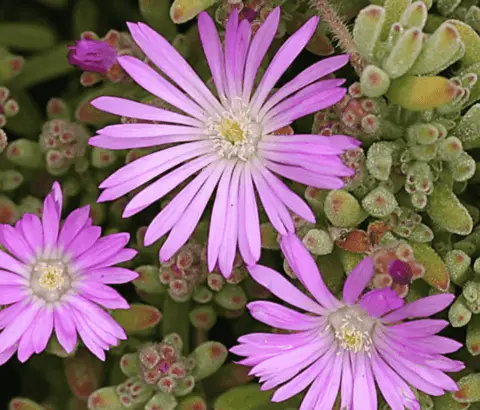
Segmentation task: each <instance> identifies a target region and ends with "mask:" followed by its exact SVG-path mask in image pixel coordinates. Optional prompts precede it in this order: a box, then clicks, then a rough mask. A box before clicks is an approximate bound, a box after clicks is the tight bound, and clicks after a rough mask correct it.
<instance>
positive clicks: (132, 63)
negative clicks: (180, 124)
mask: <svg viewBox="0 0 480 410" xmlns="http://www.w3.org/2000/svg"><path fill="white" fill-rule="evenodd" d="M117 61H118V63H119V64H120V65H121V67H122V68H123V69H124V70H125V71H126V72H127V74H129V75H130V77H132V78H133V80H134V81H135V82H136V83H137V84H138V85H139V86H140V87H142V88H144V89H145V90H146V91H148V92H149V93H151V94H153V95H155V96H157V97H158V98H161V99H162V100H164V101H166V102H167V103H169V104H171V105H173V106H174V107H176V108H178V109H180V110H182V111H183V112H185V113H187V114H190V115H191V116H192V117H194V118H196V119H198V120H200V121H205V118H206V117H205V112H204V110H203V109H202V108H201V107H200V106H199V105H198V104H196V103H195V102H194V101H192V100H191V99H190V98H188V96H186V95H185V94H183V93H182V92H181V91H180V90H179V89H178V88H177V87H175V86H174V85H172V84H170V83H169V82H168V81H167V80H165V79H164V78H163V77H162V76H161V75H160V74H159V73H157V72H156V71H155V70H154V69H153V68H151V67H149V66H148V65H147V64H145V63H144V62H142V61H140V60H139V59H137V58H135V57H131V56H122V57H118V58H117Z"/></svg>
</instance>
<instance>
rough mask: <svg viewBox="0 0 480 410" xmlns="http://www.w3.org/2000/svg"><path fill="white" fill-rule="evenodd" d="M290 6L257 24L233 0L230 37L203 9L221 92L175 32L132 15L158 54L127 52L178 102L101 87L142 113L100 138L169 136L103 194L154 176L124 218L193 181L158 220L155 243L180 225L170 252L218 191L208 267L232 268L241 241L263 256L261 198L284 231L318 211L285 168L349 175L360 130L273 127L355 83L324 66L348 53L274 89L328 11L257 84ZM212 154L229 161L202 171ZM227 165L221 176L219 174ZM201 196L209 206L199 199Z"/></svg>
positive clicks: (132, 71) (120, 105) (107, 103)
mask: <svg viewBox="0 0 480 410" xmlns="http://www.w3.org/2000/svg"><path fill="white" fill-rule="evenodd" d="M280 14H281V11H280V7H276V8H274V9H273V10H271V12H270V13H269V15H268V16H267V17H266V19H265V21H264V22H263V24H262V25H261V26H260V27H259V28H258V29H257V30H256V32H255V33H254V34H253V30H252V25H251V24H250V22H249V21H248V20H247V19H241V18H240V16H239V12H238V10H237V9H236V8H233V10H232V12H231V14H230V15H229V18H228V19H227V21H226V30H225V37H224V41H223V44H222V41H221V40H220V36H219V33H218V31H217V29H216V26H215V23H214V21H213V20H212V18H211V17H210V16H209V15H208V14H207V13H205V12H203V13H200V15H199V17H198V31H199V35H200V40H201V43H202V47H203V51H204V54H205V58H206V63H207V64H208V66H209V68H210V71H211V76H212V80H213V84H214V86H215V89H216V91H215V92H212V91H210V89H209V88H208V87H207V85H206V84H205V83H203V82H202V80H201V79H200V77H199V76H198V74H197V73H195V71H194V70H193V69H192V67H190V65H189V64H188V63H187V61H186V60H185V59H184V58H183V57H182V56H181V54H180V53H179V52H178V51H177V50H176V49H175V48H174V47H173V46H172V45H171V44H169V43H168V41H167V40H166V39H165V38H164V37H162V36H161V35H160V34H158V33H156V32H155V31H154V30H153V29H152V28H150V27H148V26H147V25H146V24H143V23H128V28H129V30H130V33H131V35H132V38H133V40H134V41H135V42H136V44H137V45H138V47H139V48H140V49H141V50H142V51H143V52H144V54H145V55H146V56H147V57H148V60H149V64H147V63H145V62H143V61H141V60H139V59H138V58H135V57H132V56H120V57H118V63H119V64H120V65H121V67H122V68H123V69H124V70H125V72H126V73H127V74H128V75H129V76H130V77H131V78H132V79H133V80H134V81H135V82H136V83H137V84H138V85H139V86H141V87H142V88H143V89H144V90H146V91H147V92H149V93H151V94H152V95H154V96H155V97H157V98H158V99H160V100H162V101H163V102H165V103H167V104H168V105H170V106H172V107H173V108H174V109H173V110H172V109H171V108H157V107H154V106H150V105H147V104H145V103H143V102H142V101H140V102H139V101H129V100H127V99H123V98H118V97H108V96H103V97H99V98H97V99H95V100H93V101H92V105H93V106H94V107H96V108H97V109H100V110H103V111H105V112H108V113H112V114H116V115H119V116H122V117H127V118H133V119H135V120H136V121H135V123H133V124H118V125H109V126H107V127H105V128H103V129H101V130H99V131H98V133H97V135H95V136H93V137H92V138H91V139H90V145H92V146H95V147H100V148H105V149H114V150H123V149H135V148H154V149H155V148H157V147H158V148H159V150H158V151H156V152H154V153H153V154H149V155H146V156H144V157H141V158H139V159H138V160H136V161H134V162H132V163H130V164H127V165H125V166H124V167H123V168H121V169H120V170H118V171H116V172H114V173H113V174H112V175H111V176H110V177H108V178H107V179H106V180H105V181H103V182H102V183H101V184H100V188H101V189H103V192H102V193H101V194H100V197H99V199H98V201H99V202H103V201H112V200H116V199H118V198H120V197H122V196H124V195H126V194H128V193H130V192H132V191H134V190H136V189H138V188H139V187H142V185H145V184H148V186H143V187H142V190H141V191H140V192H136V193H135V195H134V196H133V198H131V199H130V201H129V203H128V204H127V206H126V208H125V211H124V214H123V216H124V217H125V218H128V217H130V216H133V215H135V214H137V213H139V212H141V211H143V210H144V209H146V208H147V207H149V206H150V205H152V204H154V203H156V202H159V201H161V200H162V198H164V196H165V195H167V194H169V193H170V192H172V191H173V190H174V189H175V188H176V187H178V186H180V185H183V184H185V188H184V189H182V190H180V191H179V192H178V193H177V194H175V196H174V198H172V201H171V204H172V205H167V206H166V207H165V209H164V210H162V211H161V212H160V213H158V214H157V216H156V217H155V218H154V219H153V221H152V222H151V223H150V224H149V227H148V228H147V232H146V235H145V239H144V241H145V242H144V243H145V245H146V246H149V245H152V244H153V243H154V242H155V241H157V240H160V239H161V238H162V237H163V236H164V235H167V234H169V236H168V239H167V240H166V243H165V244H164V245H163V247H162V248H161V250H160V253H159V258H160V260H161V261H165V260H166V259H169V258H170V257H172V256H174V255H175V254H176V253H177V252H178V251H179V250H180V248H181V247H182V246H183V245H184V244H185V243H186V241H188V239H189V238H190V236H191V233H192V232H193V229H194V227H195V225H196V223H197V222H198V220H199V218H201V217H202V215H203V213H204V211H206V210H207V207H208V206H209V202H210V198H211V197H213V198H214V200H213V201H212V203H213V210H212V212H211V217H210V228H209V239H208V246H207V260H208V268H209V270H210V271H212V270H213V269H215V268H216V267H218V268H219V270H220V271H221V272H222V274H223V275H224V276H225V277H229V276H230V275H231V274H232V270H233V264H234V260H235V257H236V255H237V254H238V253H239V255H240V256H241V258H242V259H243V262H244V263H246V264H247V265H253V264H255V263H256V262H258V260H259V259H260V257H261V235H260V217H259V215H261V214H262V208H263V210H264V211H265V213H266V214H267V216H268V218H269V220H270V222H271V223H272V225H273V226H274V227H275V229H277V231H278V232H279V233H280V235H287V234H290V233H293V232H294V231H295V224H294V218H293V216H292V214H291V212H293V213H295V214H296V215H298V216H300V217H301V218H305V219H306V220H308V221H310V222H314V220H315V217H314V214H313V212H312V211H311V209H310V208H309V206H308V205H307V204H306V203H305V201H304V200H303V199H301V198H300V197H299V196H298V195H297V194H295V193H294V192H293V191H292V190H291V189H290V188H289V187H288V186H287V185H286V184H284V183H283V182H282V180H281V178H286V179H291V180H293V181H297V182H300V183H304V184H308V185H311V186H313V187H317V188H321V189H340V188H342V187H343V186H344V181H343V179H342V177H346V176H351V175H352V172H353V171H352V170H351V169H350V168H348V167H346V166H345V165H343V162H342V160H341V158H340V156H341V155H342V154H343V153H344V152H345V151H347V150H348V149H353V148H356V147H357V146H358V145H359V143H357V142H356V141H355V140H353V139H351V138H347V137H345V136H331V137H321V136H319V135H307V136H305V135H299V136H292V137H291V138H289V139H287V138H286V137H287V136H281V135H279V136H277V135H274V132H276V131H277V130H278V129H280V128H282V127H284V126H286V125H289V124H291V123H292V122H293V121H295V120H296V119H298V118H300V117H302V116H305V115H308V114H310V113H313V112H315V111H318V110H321V109H323V108H327V107H330V106H331V105H333V104H335V103H337V102H338V101H340V100H341V99H342V98H343V97H344V95H345V92H346V89H345V88H344V87H343V84H344V83H345V81H344V80H343V79H336V78H325V77H326V76H327V75H331V74H332V73H333V72H334V71H335V70H337V69H339V68H341V67H342V66H344V65H346V64H347V63H348V61H349V56H347V55H342V56H336V57H332V58H326V59H324V60H322V61H321V62H319V63H317V64H314V65H313V66H312V67H309V68H307V69H306V70H304V71H303V72H301V73H300V74H298V75H297V76H296V77H295V78H294V79H293V80H291V81H288V82H287V83H286V84H285V85H283V86H282V87H280V88H279V89H278V90H277V91H275V92H272V91H273V89H274V87H275V85H276V84H277V83H278V81H279V80H280V78H281V77H282V76H283V75H284V73H285V72H286V71H287V69H288V68H289V67H290V65H291V64H292V62H293V61H294V60H295V59H296V58H297V56H298V55H299V54H300V53H301V52H302V50H303V49H304V47H305V46H306V45H307V43H308V42H309V41H310V39H311V38H312V36H313V35H314V33H315V30H316V28H317V24H318V21H319V18H318V17H312V18H310V19H309V20H308V21H307V22H306V23H305V24H304V25H303V26H302V27H301V28H300V29H299V30H298V31H297V32H295V33H294V34H292V35H291V36H290V38H289V39H288V40H287V41H286V42H285V43H284V44H283V45H282V46H281V47H280V49H279V50H278V51H277V52H276V54H275V56H274V57H273V59H272V61H271V63H270V64H269V65H268V67H267V68H266V70H265V73H264V75H263V76H261V78H259V82H258V86H257V85H256V83H255V80H256V78H257V74H258V72H259V70H260V66H261V64H262V62H263V60H264V58H265V57H266V54H267V51H268V49H269V48H270V46H271V44H272V42H273V40H274V37H275V35H276V33H277V31H278V27H279V23H280ZM150 65H155V66H156V67H157V68H158V71H157V70H155V69H153V68H152V67H151V66H150ZM137 113H138V115H137ZM169 113H171V116H170V115H169ZM139 121H140V122H139ZM167 144H168V146H167V147H166V148H163V149H162V145H167ZM212 166H214V167H217V168H218V171H217V170H209V171H208V172H211V173H212V174H211V175H210V174H209V175H207V174H205V173H203V170H205V169H210V167H212ZM275 174H276V175H275ZM217 177H218V180H217V181H216V182H215V183H214V182H213V181H214V179H212V178H217ZM204 178H206V179H205V180H204ZM155 179H156V180H155ZM257 197H258V198H259V199H260V203H258V202H257ZM191 203H192V204H193V203H194V204H196V205H195V206H198V208H197V209H195V210H193V208H192V207H191V206H190V204H191ZM184 213H187V214H188V217H189V218H191V219H189V222H187V221H185V220H184V218H182V215H183V214H184ZM192 227H193V228H192ZM169 232H170V233H169ZM180 232H181V233H180Z"/></svg>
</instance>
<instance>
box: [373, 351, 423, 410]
mask: <svg viewBox="0 0 480 410" xmlns="http://www.w3.org/2000/svg"><path fill="white" fill-rule="evenodd" d="M371 363H372V370H373V374H374V375H375V380H376V381H377V384H378V387H379V388H380V391H381V392H382V394H383V397H384V398H385V400H386V401H387V403H388V405H389V406H390V407H391V408H392V410H404V406H405V404H406V403H405V401H412V400H415V401H416V399H415V395H414V394H413V392H412V390H411V389H410V387H408V385H407V384H406V383H405V382H404V381H403V380H402V379H401V378H400V377H399V376H398V375H397V374H396V373H395V372H394V371H393V370H392V369H391V368H390V367H389V366H388V365H387V364H386V363H385V362H384V361H383V360H382V359H381V358H380V356H379V355H378V353H376V352H374V353H373V354H372V359H371ZM400 392H401V393H400Z"/></svg>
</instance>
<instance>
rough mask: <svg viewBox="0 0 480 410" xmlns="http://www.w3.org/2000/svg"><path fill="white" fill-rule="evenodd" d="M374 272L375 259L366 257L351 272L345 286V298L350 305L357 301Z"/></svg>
mask: <svg viewBox="0 0 480 410" xmlns="http://www.w3.org/2000/svg"><path fill="white" fill-rule="evenodd" d="M373 273H374V266H373V260H372V258H371V257H366V258H364V259H362V261H361V262H360V263H359V264H357V266H355V268H354V269H353V270H352V272H350V274H349V275H348V277H347V280H346V281H345V285H344V286H343V300H344V302H345V303H347V304H348V305H353V304H354V303H356V302H357V300H358V298H359V297H360V295H361V293H362V292H363V290H364V289H365V288H366V286H367V285H368V282H370V279H371V278H372V276H373Z"/></svg>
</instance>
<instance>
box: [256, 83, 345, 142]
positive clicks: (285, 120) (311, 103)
mask: <svg viewBox="0 0 480 410" xmlns="http://www.w3.org/2000/svg"><path fill="white" fill-rule="evenodd" d="M346 93H347V90H346V89H345V88H333V89H331V90H328V91H325V92H323V93H320V94H314V95H309V96H307V97H305V98H304V99H302V100H301V101H298V99H296V98H294V97H293V98H292V100H291V101H289V104H290V105H289V107H288V108H286V109H285V110H284V111H282V112H280V113H279V114H277V115H276V116H275V117H273V118H272V119H270V120H269V121H266V122H265V123H264V127H263V132H264V133H265V134H269V133H271V132H274V131H275V130H278V129H280V128H283V127H286V126H287V125H290V124H291V123H292V122H293V121H295V120H297V119H299V118H302V117H305V116H306V115H309V114H313V113H314V112H317V111H321V110H323V109H325V108H328V107H331V106H332V105H335V104H336V103H338V102H339V101H341V100H342V99H343V97H345V94H346Z"/></svg>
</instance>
